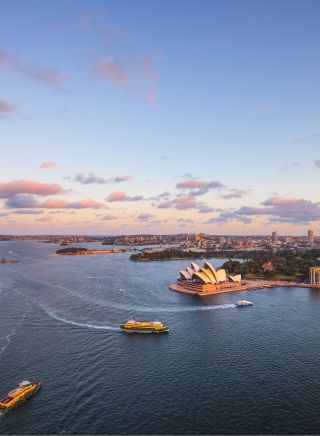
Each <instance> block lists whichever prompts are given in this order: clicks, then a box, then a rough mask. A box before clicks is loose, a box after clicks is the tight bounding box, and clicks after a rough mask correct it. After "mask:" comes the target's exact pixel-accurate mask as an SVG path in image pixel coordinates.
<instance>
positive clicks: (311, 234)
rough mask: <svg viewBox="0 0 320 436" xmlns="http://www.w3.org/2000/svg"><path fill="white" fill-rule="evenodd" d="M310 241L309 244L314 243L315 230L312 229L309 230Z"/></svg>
mask: <svg viewBox="0 0 320 436" xmlns="http://www.w3.org/2000/svg"><path fill="white" fill-rule="evenodd" d="M308 242H309V244H313V243H314V231H313V230H312V229H309V230H308Z"/></svg>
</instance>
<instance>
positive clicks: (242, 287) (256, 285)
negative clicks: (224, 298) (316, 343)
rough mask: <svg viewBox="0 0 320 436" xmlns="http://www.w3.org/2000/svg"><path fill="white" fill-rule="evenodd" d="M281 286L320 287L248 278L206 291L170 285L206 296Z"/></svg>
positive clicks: (175, 289) (179, 289)
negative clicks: (236, 283)
mask: <svg viewBox="0 0 320 436" xmlns="http://www.w3.org/2000/svg"><path fill="white" fill-rule="evenodd" d="M279 287H291V288H297V287H298V288H313V289H320V288H319V286H315V285H311V284H309V283H301V282H291V281H284V280H246V281H243V282H242V283H239V285H236V286H232V287H223V288H216V289H213V290H206V291H205V292H199V291H195V290H191V289H187V288H185V287H184V286H183V285H180V284H178V283H172V284H171V285H169V289H170V290H171V291H175V292H181V293H183V294H190V295H197V296H199V297H206V296H207V295H217V294H225V293H229V292H240V291H255V290H259V289H267V288H279Z"/></svg>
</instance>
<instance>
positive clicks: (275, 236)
mask: <svg viewBox="0 0 320 436" xmlns="http://www.w3.org/2000/svg"><path fill="white" fill-rule="evenodd" d="M277 241H278V234H277V232H276V231H274V232H272V242H277Z"/></svg>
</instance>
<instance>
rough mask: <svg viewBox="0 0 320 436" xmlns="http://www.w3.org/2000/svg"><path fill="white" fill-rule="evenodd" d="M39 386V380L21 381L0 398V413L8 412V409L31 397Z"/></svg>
mask: <svg viewBox="0 0 320 436" xmlns="http://www.w3.org/2000/svg"><path fill="white" fill-rule="evenodd" d="M40 387H41V383H40V382H36V381H33V382H29V381H27V380H25V381H22V382H21V383H20V384H19V386H18V387H17V388H16V389H14V390H13V391H10V392H9V393H8V394H7V395H6V396H5V397H4V398H2V399H1V400H0V414H3V413H6V412H9V410H11V409H14V408H15V407H18V406H20V404H22V403H24V402H25V401H26V400H27V399H28V398H29V397H32V395H34V394H35V393H36V392H37V391H38V390H39V389H40Z"/></svg>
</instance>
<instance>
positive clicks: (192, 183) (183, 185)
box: [177, 179, 225, 195]
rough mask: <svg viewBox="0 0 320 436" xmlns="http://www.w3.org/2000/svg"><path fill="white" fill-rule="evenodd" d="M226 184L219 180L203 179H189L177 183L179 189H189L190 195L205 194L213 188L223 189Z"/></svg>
mask: <svg viewBox="0 0 320 436" xmlns="http://www.w3.org/2000/svg"><path fill="white" fill-rule="evenodd" d="M223 188H225V186H224V185H223V184H222V183H220V182H217V181H212V182H205V181H203V180H195V179H187V180H183V181H182V182H179V183H177V189H184V190H189V191H190V192H189V195H203V194H206V193H207V192H208V191H210V190H211V189H223Z"/></svg>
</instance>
